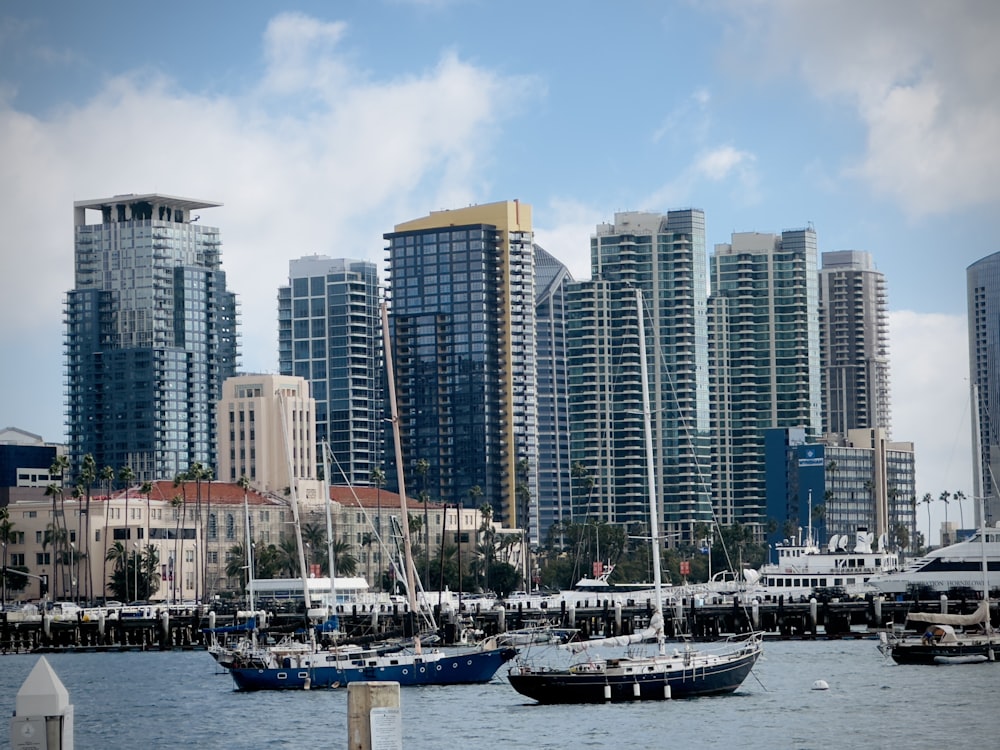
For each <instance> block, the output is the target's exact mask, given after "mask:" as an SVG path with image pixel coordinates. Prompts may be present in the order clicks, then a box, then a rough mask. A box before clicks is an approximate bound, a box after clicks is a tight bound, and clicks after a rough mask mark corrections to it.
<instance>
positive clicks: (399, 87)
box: [0, 0, 1000, 539]
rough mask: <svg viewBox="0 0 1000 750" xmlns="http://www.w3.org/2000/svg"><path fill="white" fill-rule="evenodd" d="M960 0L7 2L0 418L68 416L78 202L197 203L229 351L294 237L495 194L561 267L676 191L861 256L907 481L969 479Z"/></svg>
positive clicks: (728, 227)
mask: <svg viewBox="0 0 1000 750" xmlns="http://www.w3.org/2000/svg"><path fill="white" fill-rule="evenodd" d="M962 5H963V8H962V10H961V11H956V10H954V9H953V8H943V7H940V6H939V5H937V4H934V3H909V2H906V3H903V2H883V3H879V4H876V5H875V6H872V7H867V6H866V9H865V13H866V23H865V24H864V25H863V26H857V25H856V9H855V8H853V7H852V6H851V4H843V3H822V2H820V3H810V4H803V5H801V6H788V5H786V4H781V3H770V2H759V3H754V4H753V5H752V6H750V7H747V6H745V5H744V4H738V3H729V2H713V3H670V4H666V5H662V6H661V5H660V4H654V3H649V4H641V5H637V6H635V7H632V8H630V9H629V11H628V12H627V13H621V14H620V15H616V14H615V13H613V12H609V11H608V9H607V7H606V6H605V5H603V4H597V3H586V2H584V3H575V4H574V5H573V13H572V14H569V13H568V12H567V9H566V6H565V5H564V4H560V3H553V4H551V5H548V4H546V5H545V6H542V7H535V5H534V4H528V3H516V2H515V3H513V4H510V5H508V6H506V7H505V9H504V12H503V13H496V12H494V9H493V8H491V7H490V6H489V5H488V4H478V3H466V2H454V3H452V2H442V3H426V2H424V3H418V2H412V3H411V2H401V1H399V0H396V1H393V2H386V3H371V4H356V5H355V4H351V5H345V6H343V7H336V8H334V9H332V10H331V9H330V8H328V6H327V5H326V4H323V3H318V2H309V1H307V2H303V3H300V5H299V6H298V7H299V8H300V12H298V13H278V12H276V11H274V9H273V6H272V5H271V4H269V3H253V2H251V3H246V4H245V6H242V7H241V10H240V13H239V14H233V13H232V12H231V10H230V9H227V8H226V7H225V6H221V5H220V6H218V7H216V6H203V5H197V6H196V5H194V4H187V3H184V2H181V3H178V4H176V5H175V6H173V9H172V12H171V13H169V14H166V15H165V16H164V17H162V18H159V17H158V18H157V19H156V23H150V22H149V19H147V18H143V17H142V14H136V13H135V12H134V9H132V8H131V7H130V6H127V5H125V4H122V3H115V2H111V3H109V4H108V5H107V6H106V7H105V8H104V10H103V11H102V12H100V13H97V12H94V11H93V10H92V9H87V8H84V7H78V6H76V5H75V4H69V3H52V4H46V5H45V6H41V7H35V6H34V5H33V4H30V3H21V2H15V3H11V4H7V5H5V7H4V9H3V10H2V11H0V38H2V39H3V40H4V44H3V45H0V71H3V72H2V73H0V133H2V134H3V135H2V136H0V149H2V152H0V154H2V157H3V163H4V164H5V179H4V180H3V181H2V185H0V190H3V191H4V192H3V200H2V201H0V211H2V212H3V214H2V215H3V218H5V219H6V221H5V222H4V223H5V226H6V227H7V228H8V233H7V234H6V236H5V252H4V274H3V275H2V278H3V282H2V284H3V286H2V287H0V292H2V293H0V299H2V302H0V304H2V305H3V306H4V307H3V308H2V312H3V315H2V316H0V318H2V319H3V320H4V325H3V334H2V335H3V338H2V342H3V346H4V349H5V351H8V352H11V353H13V356H14V359H15V361H21V362H24V363H26V366H27V367H28V368H30V369H29V372H28V373H27V375H28V377H25V374H26V373H25V371H24V369H23V368H20V367H8V368H5V372H4V374H3V375H2V376H0V377H2V378H3V380H2V381H0V388H2V389H3V392H5V393H7V394H17V397H16V398H12V397H10V396H8V398H7V401H6V403H5V407H6V408H5V409H3V410H2V412H0V422H2V423H4V424H5V425H9V426H15V427H19V428H21V429H25V430H28V431H30V432H34V433H38V434H41V435H42V436H43V437H44V438H45V439H47V440H50V441H54V442H59V441H62V440H64V439H65V425H64V411H65V404H64V383H63V380H64V375H63V372H64V361H63V352H62V348H61V343H62V334H63V324H62V315H63V304H64V295H65V293H66V291H67V290H68V289H70V288H72V274H73V265H72V218H71V216H72V215H71V206H72V204H73V203H74V202H75V201H79V200H89V199H94V198H98V197H101V196H110V195H113V194H118V193H127V192H134V193H144V192H163V193H167V194H174V195H190V196H194V197H196V198H199V199H203V200H206V201H217V202H220V203H222V204H223V205H222V206H221V207H219V208H215V209H213V210H212V212H211V214H212V218H211V223H212V224H213V225H215V226H218V227H220V228H221V230H222V233H223V238H224V242H225V245H224V247H223V253H224V257H225V267H226V270H227V273H228V276H229V285H230V288H231V289H232V290H233V291H235V292H236V293H237V294H238V295H239V300H240V307H241V313H242V314H241V320H240V323H241V330H240V333H241V354H242V359H241V361H242V367H241V370H244V371H262V372H277V315H276V301H275V297H276V290H277V288H278V287H279V286H281V285H282V284H284V283H287V264H288V262H289V260H291V259H293V258H297V257H302V256H303V255H307V254H312V253H321V254H326V255H330V256H331V257H365V258H367V259H369V260H373V261H375V262H377V263H378V264H379V265H381V264H383V263H384V242H383V241H382V240H381V235H382V234H383V233H385V232H387V231H390V230H391V229H392V226H393V225H394V224H395V223H397V222H399V221H403V220H406V219H407V218H409V217H412V216H421V215H425V214H427V213H428V212H429V211H431V210H438V209H441V208H455V207H460V206H465V205H468V204H470V203H480V204H481V203H488V202H493V201H497V200H507V199H514V198H519V199H521V200H522V201H524V202H526V203H530V204H531V205H533V206H534V223H535V230H536V241H537V242H538V244H539V245H540V246H541V247H543V248H544V249H545V250H546V251H547V252H549V253H551V254H552V255H553V256H554V257H555V258H557V259H558V260H559V261H561V262H563V263H565V264H566V265H567V266H568V267H569V268H570V270H571V271H572V273H573V274H574V276H575V277H577V278H580V279H582V278H587V277H588V276H589V238H590V235H591V234H593V233H594V231H595V228H596V226H597V225H598V224H600V223H601V222H604V221H608V220H610V219H611V218H612V216H613V215H614V213H615V212H616V211H618V210H649V211H654V212H666V211H668V210H672V209H676V208H678V207H684V206H696V207H698V208H701V209H703V210H704V211H705V215H706V235H707V243H708V244H709V246H714V245H715V244H717V243H719V242H725V241H726V240H727V238H728V237H729V236H730V234H731V233H732V232H743V231H763V232H781V231H783V230H785V229H789V228H798V227H805V226H809V225H810V224H812V225H813V226H814V227H815V228H816V231H817V235H818V243H819V251H820V252H821V253H822V252H827V251H834V250H851V249H857V250H864V251H868V252H870V253H871V255H872V257H873V258H874V260H875V264H876V266H877V268H878V269H879V270H880V271H881V272H883V273H884V274H885V277H886V280H887V293H888V300H889V341H890V351H889V356H890V359H891V367H892V369H891V372H892V376H891V377H892V380H891V389H892V416H893V418H892V426H893V438H894V439H897V440H906V441H910V440H912V441H913V442H914V443H915V444H916V451H917V492H918V495H920V496H922V495H923V494H924V493H925V492H930V493H932V494H933V495H934V496H937V495H938V494H939V493H940V492H941V491H944V490H948V491H951V492H954V491H955V490H959V489H961V490H963V491H964V492H965V494H966V495H967V496H971V494H972V488H971V449H970V440H969V436H970V432H971V427H970V424H969V409H968V403H969V398H968V364H967V362H968V357H967V352H966V349H967V330H966V323H965V305H966V302H965V278H964V276H965V268H966V267H967V266H968V265H970V264H971V263H973V262H974V261H976V260H978V259H979V258H982V257H985V256H987V255H989V254H990V253H992V252H994V251H995V250H996V249H998V248H997V247H996V245H991V244H990V243H991V242H995V239H994V238H995V237H996V236H997V234H998V231H997V230H998V229H1000V226H998V224H1000V218H998V217H996V216H991V215H990V213H991V211H990V209H991V207H992V206H993V205H995V204H996V199H997V197H998V196H997V192H998V191H1000V186H998V185H997V184H995V181H994V180H992V178H991V177H990V175H992V174H995V172H996V167H997V164H998V162H1000V153H998V151H1000V149H998V147H997V145H996V144H995V140H994V139H993V136H992V134H993V133H995V123H996V122H997V119H998V117H1000V103H998V101H997V97H996V96H995V94H993V92H992V89H991V88H990V82H991V81H992V80H994V79H995V75H996V72H997V68H998V64H1000V63H998V61H997V60H996V59H995V58H996V56H995V55H990V52H989V50H990V49H991V47H990V45H989V43H988V41H989V40H990V39H991V37H992V35H993V34H994V33H995V31H996V30H997V29H998V26H1000V23H998V22H1000V11H998V9H997V8H995V7H993V6H992V5H991V4H988V3H979V2H966V3H963V4H962ZM744 14H746V15H744ZM192 19H197V22H196V23H193V22H192ZM223 24H224V26H223ZM223 30H224V33H223ZM486 30H488V32H489V33H484V32H485V31H486ZM848 37H850V38H851V39H852V40H854V41H853V42H852V44H851V45H844V44H843V39H844V38H848ZM179 38H183V39H184V40H185V43H184V44H178V43H177V39H179ZM191 50H195V52H194V53H192V52H191ZM123 156H124V157H127V158H122V157H123ZM206 220H207V217H206ZM942 229H944V230H946V231H942ZM966 510H968V508H967V509H966ZM935 514H936V516H938V517H939V518H938V519H937V520H943V516H944V509H943V508H942V507H938V508H936V509H935ZM920 515H921V516H922V515H924V514H920ZM936 537H937V531H936V525H935V528H934V530H933V532H932V538H934V539H936Z"/></svg>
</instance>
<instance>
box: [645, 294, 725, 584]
mask: <svg viewBox="0 0 1000 750" xmlns="http://www.w3.org/2000/svg"><path fill="white" fill-rule="evenodd" d="M642 305H643V311H647V309H648V308H647V303H646V300H645V297H643V298H642ZM648 314H649V316H650V318H652V311H651V310H649V311H648ZM651 330H654V331H655V330H656V329H655V327H652V326H651ZM653 340H654V344H655V345H656V355H657V359H658V360H659V362H660V364H661V366H662V368H663V375H664V379H665V380H666V382H667V387H668V390H669V392H670V395H671V396H673V399H674V404H676V412H677V422H678V424H679V427H680V432H681V434H682V435H683V436H684V438H685V440H686V441H687V444H688V448H689V450H690V451H691V458H692V459H693V460H694V468H695V472H696V474H697V476H698V481H699V484H700V485H701V491H702V492H704V493H705V495H706V496H707V497H708V509H709V512H710V513H711V517H712V523H713V524H714V525H715V526H716V527H717V528H718V529H719V530H720V533H719V542H720V544H721V545H722V552H723V554H724V555H725V558H726V565H727V566H728V567H729V569H730V570H732V571H733V572H734V573H735V568H734V566H733V560H732V557H731V556H730V554H729V548H728V547H727V546H726V541H725V538H724V537H723V535H722V533H721V529H722V524H721V523H720V521H719V517H718V515H717V514H716V512H715V502H714V501H713V499H712V483H711V477H706V476H705V470H704V467H703V466H702V462H701V460H700V459H701V456H700V455H699V451H698V446H697V445H696V443H695V440H694V438H693V436H692V429H691V426H690V424H689V421H688V418H687V414H686V412H685V411H684V410H682V409H681V407H680V397H679V396H678V393H677V386H676V384H675V383H674V378H673V377H672V373H671V368H670V363H669V362H668V361H667V357H666V353H665V352H664V351H663V350H662V348H661V347H660V346H659V337H658V336H656V335H655V333H654V336H653ZM666 411H667V410H666V409H665V408H664V409H663V410H661V412H660V418H659V419H658V422H659V425H660V436H661V437H662V435H663V418H662V415H663V414H664V413H665V412H666ZM661 491H662V490H661ZM708 554H709V555H711V554H712V549H711V546H709V550H708Z"/></svg>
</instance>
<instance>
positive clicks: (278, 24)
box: [0, 16, 540, 439]
mask: <svg viewBox="0 0 1000 750" xmlns="http://www.w3.org/2000/svg"><path fill="white" fill-rule="evenodd" d="M343 34H344V28H343V26H342V25H340V24H320V23H317V22H313V21H311V20H310V19H308V18H305V17H302V16H282V17H280V18H279V19H276V21H275V22H274V23H273V24H272V25H271V26H270V27H269V30H268V41H267V48H268V50H269V52H268V64H269V67H268V68H267V71H266V74H265V76H264V78H263V80H262V82H261V83H260V84H259V85H257V86H256V87H254V88H252V90H250V91H247V92H238V93H237V94H235V95H232V96H202V95H196V94H192V93H190V92H187V91H182V90H178V88H177V86H176V84H175V83H174V82H173V81H171V80H170V79H168V78H166V77H163V76H159V75H157V74H156V72H155V71H148V70H146V71H142V73H133V74H128V75H122V76H119V77H118V78H115V79H113V80H111V81H109V82H108V83H107V85H106V86H105V87H104V88H103V90H102V91H101V93H100V95H98V96H96V97H95V98H93V99H92V100H90V101H88V102H86V103H84V104H83V105H82V106H79V107H77V108H74V109H66V110H62V111H59V112H57V113H55V114H54V115H52V116H51V117H46V118H44V119H43V118H39V117H33V116H30V115H27V114H25V113H23V112H19V111H17V110H16V109H14V108H12V106H10V104H9V100H0V219H2V223H3V226H4V227H5V236H4V243H3V247H4V251H3V258H4V260H3V273H2V274H0V321H2V323H0V346H3V349H4V351H8V352H18V351H28V350H29V348H30V349H31V351H37V345H38V343H39V342H47V346H48V350H49V353H50V356H48V357H45V358H44V359H45V367H47V368H53V369H54V368H56V367H58V365H57V364H56V363H60V362H61V349H62V325H61V317H62V299H63V296H64V294H65V292H66V291H67V290H69V289H71V288H72V287H73V283H74V282H73V229H72V204H73V202H74V201H77V200H83V199H93V198H103V197H108V196H111V195H115V194H119V193H129V192H135V193H144V192H162V193H167V194H172V195H182V196H185V197H192V198H199V199H204V200H209V201H219V202H222V203H224V206H223V207H221V208H214V209H208V210H206V211H204V212H202V213H203V215H202V221H203V222H205V223H210V224H212V225H215V226H219V227H220V228H221V230H222V239H223V267H224V268H225V269H226V271H227V275H228V283H229V287H230V288H231V289H232V290H233V291H235V292H237V294H238V295H239V297H240V301H241V310H242V317H241V333H242V355H243V356H242V362H243V365H244V367H245V368H246V369H248V370H273V369H275V368H276V366H277V359H276V356H277V355H276V349H277V324H276V307H277V303H276V294H277V287H278V286H279V285H282V284H284V283H286V282H287V277H288V261H289V260H290V259H293V258H298V257H300V256H302V255H306V254H311V253H323V254H328V255H332V256H336V257H359V258H369V259H372V260H376V261H379V262H380V261H381V260H382V257H383V254H384V250H383V249H384V241H383V240H382V233H383V232H386V231H391V230H392V225H393V223H395V222H398V221H401V220H407V219H410V218H415V217H417V216H421V215H424V214H426V213H427V212H428V211H429V210H432V209H436V208H441V207H445V206H448V207H451V206H453V205H462V204H464V203H468V202H470V201H472V200H475V199H478V198H479V196H481V195H484V194H485V195H488V190H489V186H488V185H483V184H482V183H481V182H480V180H481V179H482V178H481V175H482V174H486V173H488V171H489V170H488V169H487V168H486V167H488V165H489V159H490V158H491V154H492V152H493V149H492V145H493V137H494V135H495V132H496V131H495V129H496V128H498V127H499V126H500V125H501V124H502V123H503V122H504V121H505V119H506V118H509V117H512V116H516V115H517V114H519V111H518V108H517V105H518V104H520V105H523V106H528V105H529V104H530V102H531V101H532V100H533V98H534V97H536V96H537V95H538V92H539V90H540V89H539V88H538V86H537V85H536V82H535V81H534V80H533V79H530V78H516V77H503V76H498V75H495V74H493V73H491V72H490V71H488V70H485V69H483V68H479V67H476V66H474V65H471V64H469V63H467V62H465V61H463V60H461V59H459V58H458V57H457V56H455V55H452V54H445V55H444V56H443V57H442V58H441V59H440V60H439V62H438V63H437V65H436V66H435V67H433V68H432V69H428V70H424V71H422V72H419V73H414V74H411V75H408V76H406V77H401V78H399V79H395V80H369V79H368V77H367V76H366V75H365V74H364V73H363V72H362V71H356V70H354V69H353V68H352V67H351V64H350V62H349V60H348V59H347V58H346V57H342V56H340V55H339V53H338V49H337V48H338V44H339V42H340V40H341V39H342V36H343ZM304 71H323V72H324V74H323V75H322V76H319V77H318V78H317V77H310V76H306V75H304ZM297 93H303V94H308V95H311V99H310V100H309V102H308V103H307V105H306V106H305V107H304V109H305V110H306V111H302V110H303V107H299V108H298V109H297V108H296V107H293V106H290V107H276V108H273V109H268V106H269V105H270V104H271V101H270V100H272V99H273V97H274V96H276V95H279V94H280V95H281V96H288V97H290V98H294V95H295V94H297ZM0 386H3V387H4V392H8V393H10V392H16V388H18V387H23V377H22V376H21V375H20V374H18V373H16V372H11V371H9V369H8V371H7V372H5V373H4V374H2V375H0ZM8 386H9V387H8ZM12 389H14V390H12ZM60 390H61V389H58V388H57V389H56V391H55V393H56V394H58V393H59V391H60ZM52 397H53V396H52V392H51V391H50V392H48V395H43V394H39V395H38V400H42V399H46V398H47V399H51V398H52ZM55 398H58V395H56V396H55ZM25 413H30V411H29V410H25ZM8 419H14V420H16V421H18V422H19V423H21V424H23V426H24V427H25V428H26V429H31V430H33V431H36V432H38V431H41V430H42V428H44V429H45V430H46V435H51V438H50V439H56V438H58V437H59V436H60V435H61V433H62V430H61V427H60V428H59V430H58V433H56V434H53V433H50V432H48V430H51V429H53V428H52V427H51V426H49V425H43V426H40V427H36V426H35V424H33V423H30V422H29V421H28V420H27V419H26V418H25V417H20V416H18V414H17V413H16V410H11V412H10V416H9V417H8Z"/></svg>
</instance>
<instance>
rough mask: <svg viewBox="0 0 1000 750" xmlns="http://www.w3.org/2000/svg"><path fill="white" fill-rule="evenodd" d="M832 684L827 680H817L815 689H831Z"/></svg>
mask: <svg viewBox="0 0 1000 750" xmlns="http://www.w3.org/2000/svg"><path fill="white" fill-rule="evenodd" d="M829 689H830V686H829V685H828V684H827V682H826V680H816V682H814V683H813V690H829Z"/></svg>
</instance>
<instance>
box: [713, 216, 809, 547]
mask: <svg viewBox="0 0 1000 750" xmlns="http://www.w3.org/2000/svg"><path fill="white" fill-rule="evenodd" d="M711 268H712V292H711V298H710V301H709V325H710V329H711V337H712V347H711V351H712V361H711V381H712V438H713V441H714V446H713V450H712V455H713V471H712V488H713V500H714V502H715V511H716V515H717V517H718V518H719V521H720V522H721V523H722V524H724V525H731V524H734V523H742V524H749V525H751V526H752V527H753V528H755V530H756V533H757V534H758V536H759V537H760V538H763V532H764V529H765V527H766V525H767V524H766V522H767V518H766V512H767V500H766V494H767V493H766V480H765V461H764V437H765V430H767V429H769V428H773V427H802V428H803V429H805V430H806V433H807V436H808V437H809V438H810V439H815V438H816V437H818V436H819V434H820V429H821V425H822V411H821V406H822V392H821V378H820V372H821V371H820V345H819V300H818V286H819V275H818V270H817V251H816V232H815V230H813V229H812V228H808V229H796V230H788V231H785V232H782V233H781V235H780V236H778V235H774V234H759V233H756V232H744V233H736V234H733V235H732V242H731V243H730V244H720V245H716V246H715V254H714V255H713V256H712V259H711Z"/></svg>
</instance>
